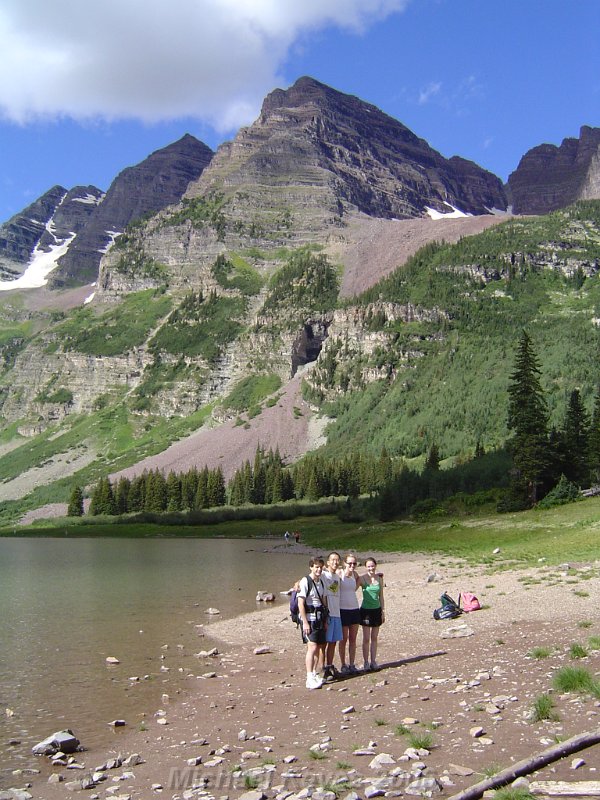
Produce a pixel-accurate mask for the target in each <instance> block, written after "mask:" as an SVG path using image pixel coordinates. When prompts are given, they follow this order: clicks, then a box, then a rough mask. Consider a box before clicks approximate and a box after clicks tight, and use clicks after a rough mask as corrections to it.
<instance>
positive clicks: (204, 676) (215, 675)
mask: <svg viewBox="0 0 600 800" xmlns="http://www.w3.org/2000/svg"><path fill="white" fill-rule="evenodd" d="M200 677H201V678H216V677H217V673H216V672H205V673H204V674H203V675H201V676H200Z"/></svg>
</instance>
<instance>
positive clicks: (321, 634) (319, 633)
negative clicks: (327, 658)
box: [300, 624, 327, 644]
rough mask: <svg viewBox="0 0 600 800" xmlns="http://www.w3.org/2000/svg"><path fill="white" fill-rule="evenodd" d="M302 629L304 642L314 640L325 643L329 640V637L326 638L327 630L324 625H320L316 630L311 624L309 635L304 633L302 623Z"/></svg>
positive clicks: (314, 641)
mask: <svg viewBox="0 0 600 800" xmlns="http://www.w3.org/2000/svg"><path fill="white" fill-rule="evenodd" d="M300 631H301V633H302V641H303V642H304V644H307V643H308V642H313V643H314V644H325V643H326V642H327V639H326V638H325V637H326V631H325V628H323V627H319V628H317V629H316V630H315V629H313V626H312V624H311V626H310V632H309V634H308V636H305V635H304V631H303V630H302V625H300Z"/></svg>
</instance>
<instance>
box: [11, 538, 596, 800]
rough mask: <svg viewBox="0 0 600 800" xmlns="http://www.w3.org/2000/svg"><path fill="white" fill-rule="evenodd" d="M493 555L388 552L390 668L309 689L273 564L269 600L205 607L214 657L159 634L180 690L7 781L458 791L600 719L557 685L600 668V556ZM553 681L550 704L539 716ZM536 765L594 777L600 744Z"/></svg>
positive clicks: (146, 795) (238, 791)
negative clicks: (213, 618) (469, 601)
mask: <svg viewBox="0 0 600 800" xmlns="http://www.w3.org/2000/svg"><path fill="white" fill-rule="evenodd" d="M365 555H366V554H360V556H362V557H363V558H364V556H365ZM497 559H498V561H497V563H496V564H492V565H491V566H489V567H474V566H471V565H469V564H467V563H464V562H459V561H457V560H455V559H451V558H447V557H446V558H442V557H438V558H430V557H424V556H420V555H414V556H404V555H403V556H398V555H389V554H387V555H385V556H382V557H381V559H380V567H381V568H382V569H383V571H384V573H385V586H386V589H385V591H386V610H387V620H386V623H385V625H384V627H383V628H382V630H381V634H380V649H379V657H378V660H379V663H380V665H381V669H380V670H379V671H377V672H368V673H360V674H358V675H356V676H352V677H349V678H345V679H343V680H339V681H335V682H332V683H330V684H326V685H324V686H323V688H322V689H320V690H317V691H309V690H307V689H306V688H305V686H304V663H303V658H304V651H303V646H302V644H301V642H300V636H299V633H298V632H297V630H296V627H295V626H294V625H293V624H292V622H291V621H290V619H289V615H288V607H287V598H286V597H285V596H283V595H281V594H279V593H280V592H282V591H283V590H285V589H287V588H288V587H283V586H278V585H277V581H276V576H274V581H273V585H272V586H269V587H257V589H258V588H263V589H268V590H270V591H273V592H275V593H276V594H277V599H276V602H275V603H274V605H273V607H272V608H271V609H269V611H268V612H266V613H265V612H264V611H262V612H260V613H257V612H251V613H249V614H245V615H243V616H240V617H238V618H235V619H233V620H222V621H218V622H216V623H215V622H211V625H210V636H211V640H213V641H214V640H215V639H216V640H217V642H218V646H217V650H218V652H217V653H216V654H212V655H208V654H207V653H208V652H210V651H205V653H206V654H202V650H201V648H202V639H201V638H199V651H198V652H196V653H189V652H185V651H183V650H181V649H180V648H177V646H173V647H171V648H169V647H168V646H166V647H165V650H164V652H163V654H162V655H161V656H160V658H161V660H162V662H161V663H162V667H161V668H163V669H165V670H169V669H170V670H172V671H177V672H178V674H184V675H185V677H186V680H185V682H184V683H185V686H186V688H185V690H183V691H181V693H180V694H179V695H176V696H173V697H171V696H167V695H166V694H165V695H164V696H163V701H164V703H163V704H162V707H161V708H154V709H148V711H147V713H146V714H145V715H144V717H143V718H141V719H140V720H127V725H125V726H124V727H123V728H119V729H116V730H115V737H114V746H113V747H111V748H110V749H109V750H108V751H107V752H92V751H89V750H88V751H83V752H81V753H76V754H75V755H74V756H73V763H71V764H70V765H69V766H68V767H66V766H52V765H51V763H50V761H49V759H47V758H40V760H39V770H40V772H39V774H37V775H29V774H19V773H16V774H14V775H13V781H14V782H13V783H12V784H11V785H12V786H14V787H16V788H20V789H23V790H25V791H26V792H27V793H28V794H29V795H31V797H34V798H43V799H44V800H54V798H65V797H70V796H72V795H73V793H74V792H76V791H79V790H81V787H82V781H84V782H85V781H87V785H88V786H89V788H88V789H87V790H86V791H85V794H84V796H86V797H90V798H98V799H100V798H102V799H104V798H117V800H125V799H126V798H130V799H131V800H133V799H134V798H142V799H143V800H150V798H154V797H165V798H173V799H175V798H181V799H182V800H188V799H191V798H196V797H198V798H205V800H210V798H211V797H214V798H225V797H227V798H232V800H233V798H238V797H242V796H246V800H259V799H260V798H261V797H265V798H268V799H269V800H271V799H272V800H286V799H287V798H288V797H289V798H290V799H291V800H302V798H305V797H307V796H312V797H313V798H315V800H335V797H336V796H339V797H341V798H345V797H347V796H350V797H352V798H355V797H359V798H367V797H376V796H389V797H397V796H404V795H407V796H412V795H415V796H423V795H425V796H436V795H439V796H440V797H450V796H452V795H454V794H455V793H457V792H458V791H459V790H460V789H462V788H465V787H467V786H470V785H471V784H474V783H477V782H478V781H479V780H481V778H482V777H483V775H488V774H490V773H492V772H493V771H497V770H499V769H502V768H505V767H508V766H510V765H511V764H512V763H514V762H516V761H519V760H521V759H523V758H526V757H529V756H531V755H534V754H536V753H538V752H540V751H542V750H544V749H545V748H547V747H549V746H550V745H553V744H555V743H556V742H557V741H560V740H561V739H568V738H569V737H571V736H574V735H576V734H580V733H582V732H584V731H588V730H594V729H598V727H599V726H600V701H599V700H598V699H597V698H595V697H593V696H591V695H590V694H579V693H575V692H572V693H567V694H561V693H560V692H558V691H555V690H554V689H553V679H554V676H555V674H556V673H557V672H558V671H559V670H561V669H562V668H564V667H566V666H576V667H578V668H585V669H586V670H588V672H589V673H590V674H592V675H596V676H597V677H598V676H599V675H600V650H594V649H593V647H594V646H599V645H598V639H599V637H600V618H599V615H598V608H599V607H600V562H596V563H592V564H563V565H559V566H549V565H546V564H544V563H543V562H541V563H539V564H538V565H536V566H535V567H530V568H527V569H523V570H515V569H510V570H507V569H504V568H503V567H502V554H501V552H500V553H499V554H498V555H497ZM443 591H448V592H449V593H450V594H451V595H453V596H456V595H458V592H459V591H471V592H474V593H475V594H476V595H477V596H478V598H479V599H480V601H481V603H482V605H483V608H482V609H481V610H480V611H476V612H473V613H470V614H464V615H462V616H461V617H459V618H458V619H455V620H448V621H436V620H434V619H433V617H432V611H433V609H434V608H435V607H436V606H437V605H439V596H440V595H441V593H442V592H443ZM175 640H176V632H174V641H175ZM574 644H578V645H580V646H581V648H582V650H574V649H573V648H572V645H574ZM534 648H538V650H537V651H536V652H533V651H534ZM265 651H267V652H265ZM359 652H360V633H359ZM576 653H578V654H579V656H580V657H578V658H574V657H573V656H574V655H575V654H576ZM122 669H123V670H125V671H126V669H127V666H126V665H122ZM541 695H548V696H549V697H550V702H551V704H552V710H551V714H550V716H551V717H552V718H551V719H546V720H542V721H538V722H535V721H533V719H532V708H533V706H534V703H535V702H536V699H538V698H539V697H540V696H541ZM99 724H105V723H99ZM49 733H51V731H47V732H46V733H45V735H47V734H49ZM75 733H77V732H76V731H75ZM40 738H41V737H40ZM83 744H84V745H85V742H83ZM132 754H136V757H134V758H132V759H131V760H130V761H129V763H125V764H122V763H121V761H123V760H125V759H126V758H127V757H130V756H132ZM137 756H139V759H138V757H137ZM111 759H112V760H113V761H112V762H111ZM138 760H139V761H140V762H141V763H135V762H136V761H138ZM99 767H104V769H98V768H99ZM49 780H50V781H51V782H49ZM529 780H552V781H556V780H564V781H600V745H596V746H594V747H591V748H589V749H587V750H582V751H581V752H580V753H578V754H576V755H574V756H568V757H566V758H563V759H562V760H560V761H557V762H555V763H553V764H550V765H549V766H547V767H545V768H544V769H543V770H540V771H539V772H538V773H536V774H535V775H531V776H529ZM53 781H56V782H53ZM353 792H354V793H355V794H352V793H353ZM6 796H7V797H11V798H12V797H19V796H20V797H26V796H27V795H26V794H24V795H19V794H12V795H11V794H7V795H6ZM0 797H2V798H4V794H2V793H1V792H0Z"/></svg>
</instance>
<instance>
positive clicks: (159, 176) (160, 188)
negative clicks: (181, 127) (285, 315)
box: [51, 134, 213, 288]
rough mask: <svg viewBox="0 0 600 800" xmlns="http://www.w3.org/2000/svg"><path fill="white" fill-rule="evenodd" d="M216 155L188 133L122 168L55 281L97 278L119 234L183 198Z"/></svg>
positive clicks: (62, 260)
mask: <svg viewBox="0 0 600 800" xmlns="http://www.w3.org/2000/svg"><path fill="white" fill-rule="evenodd" d="M212 155H213V152H212V150H211V149H210V148H209V147H207V146H206V145H205V144H203V143H202V142H200V141H198V139H195V138H194V137H193V136H190V135H189V134H186V135H185V136H184V137H183V138H181V139H179V141H177V142H174V143H173V144H170V145H168V146H167V147H163V148H162V149H161V150H157V151H156V152H154V153H152V154H151V155H150V156H148V158H146V159H144V161H142V162H141V163H140V164H137V165H136V166H135V167H128V168H127V169H125V170H123V172H121V173H119V175H117V177H116V178H115V179H114V181H113V182H112V183H111V185H110V188H109V190H108V191H107V193H106V196H105V198H104V200H103V201H102V203H101V204H99V205H98V207H97V209H96V211H95V213H94V214H92V216H91V218H90V220H89V222H88V224H87V225H86V226H85V228H84V229H83V230H82V231H81V233H80V234H79V235H78V236H77V237H76V238H75V240H74V241H73V243H72V245H71V246H70V247H69V250H68V252H67V253H66V254H65V255H64V256H62V258H60V260H59V262H58V268H57V269H56V270H55V271H54V272H53V273H52V279H51V286H53V287H54V288H56V287H59V286H62V285H64V284H68V283H71V282H73V281H75V282H78V283H85V282H89V281H92V280H95V279H96V277H97V275H98V266H99V264H100V259H101V257H102V255H103V254H104V253H105V252H106V251H107V249H108V247H109V246H110V245H111V244H112V242H113V241H114V238H115V236H117V235H118V234H119V233H122V232H123V231H124V230H125V227H126V226H127V225H128V224H129V223H130V222H132V221H134V220H138V219H140V218H142V217H143V216H145V215H146V214H152V213H154V212H156V211H159V210H160V209H161V208H165V207H166V206H168V205H171V204H172V203H176V202H178V201H179V200H180V199H181V197H182V195H183V193H184V192H185V190H186V188H187V186H188V184H189V183H190V181H192V180H195V179H197V178H198V177H199V175H201V174H202V171H203V170H204V169H205V167H206V166H207V164H208V163H209V162H210V160H211V158H212Z"/></svg>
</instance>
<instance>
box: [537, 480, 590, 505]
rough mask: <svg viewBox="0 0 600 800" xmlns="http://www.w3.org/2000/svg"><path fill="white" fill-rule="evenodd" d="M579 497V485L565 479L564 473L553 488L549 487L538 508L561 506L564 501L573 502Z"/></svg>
mask: <svg viewBox="0 0 600 800" xmlns="http://www.w3.org/2000/svg"><path fill="white" fill-rule="evenodd" d="M580 498H581V495H580V494H579V487H578V486H576V485H575V484H574V483H571V481H569V480H567V479H566V478H565V476H564V475H561V476H560V480H559V481H558V483H557V484H556V486H555V487H554V489H551V491H549V492H548V494H547V495H546V496H545V497H544V498H543V499H542V500H540V502H539V503H538V508H552V507H553V506H562V505H564V504H565V503H574V502H575V500H579V499H580Z"/></svg>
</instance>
